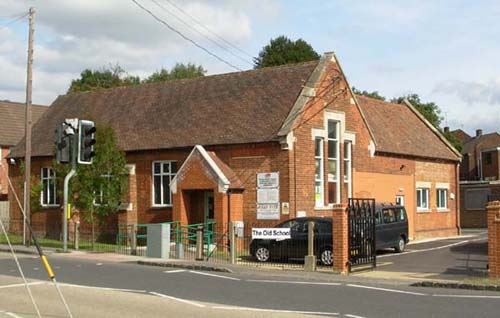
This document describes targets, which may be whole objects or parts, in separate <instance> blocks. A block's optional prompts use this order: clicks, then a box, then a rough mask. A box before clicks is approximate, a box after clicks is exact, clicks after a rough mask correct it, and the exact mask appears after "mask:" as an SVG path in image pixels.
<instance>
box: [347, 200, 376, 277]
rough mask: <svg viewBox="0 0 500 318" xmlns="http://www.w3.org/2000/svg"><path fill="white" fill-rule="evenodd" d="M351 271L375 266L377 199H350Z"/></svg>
mask: <svg viewBox="0 0 500 318" xmlns="http://www.w3.org/2000/svg"><path fill="white" fill-rule="evenodd" d="M347 209H348V223H349V271H353V270H355V269H367V268H375V267H376V266H377V257H376V256H377V254H376V250H375V199H354V198H350V199H349V205H348V207H347Z"/></svg>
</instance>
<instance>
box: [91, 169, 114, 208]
mask: <svg viewBox="0 0 500 318" xmlns="http://www.w3.org/2000/svg"><path fill="white" fill-rule="evenodd" d="M101 178H111V174H109V173H106V174H103V175H101ZM98 197H99V198H100V200H99V203H97V200H96V199H97V198H98ZM103 200H104V191H103V190H102V184H101V188H100V189H99V191H97V193H96V195H95V198H94V202H93V204H94V206H101V205H104V206H106V205H107V203H103V202H102V201H103Z"/></svg>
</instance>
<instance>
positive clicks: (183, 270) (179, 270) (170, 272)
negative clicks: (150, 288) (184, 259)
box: [163, 269, 186, 274]
mask: <svg viewBox="0 0 500 318" xmlns="http://www.w3.org/2000/svg"><path fill="white" fill-rule="evenodd" d="M185 271H186V270H185V269H174V270H171V271H163V272H164V273H167V274H174V273H182V272H185Z"/></svg>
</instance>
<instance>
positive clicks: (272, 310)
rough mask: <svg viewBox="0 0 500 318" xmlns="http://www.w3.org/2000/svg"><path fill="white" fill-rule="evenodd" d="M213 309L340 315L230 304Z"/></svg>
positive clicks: (327, 314)
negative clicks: (232, 305) (231, 305)
mask: <svg viewBox="0 0 500 318" xmlns="http://www.w3.org/2000/svg"><path fill="white" fill-rule="evenodd" d="M212 309H222V310H246V311H260V312H274V313H288V314H303V315H322V316H338V315H339V313H338V312H322V311H298V310H279V309H265V308H251V307H230V306H213V307H212Z"/></svg>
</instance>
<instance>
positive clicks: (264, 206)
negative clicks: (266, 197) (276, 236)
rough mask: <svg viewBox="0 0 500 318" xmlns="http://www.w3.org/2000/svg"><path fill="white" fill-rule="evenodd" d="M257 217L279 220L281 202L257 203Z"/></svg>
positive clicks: (259, 218)
mask: <svg viewBox="0 0 500 318" xmlns="http://www.w3.org/2000/svg"><path fill="white" fill-rule="evenodd" d="M257 219H258V220H279V219H280V204H279V203H257Z"/></svg>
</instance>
